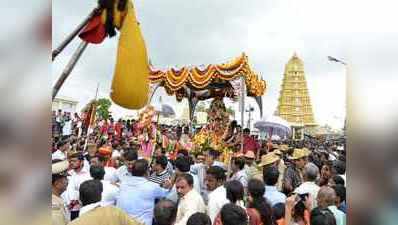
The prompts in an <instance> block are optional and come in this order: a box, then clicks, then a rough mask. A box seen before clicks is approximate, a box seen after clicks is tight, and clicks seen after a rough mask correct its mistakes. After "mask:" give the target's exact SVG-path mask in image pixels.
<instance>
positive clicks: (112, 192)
mask: <svg viewBox="0 0 398 225" xmlns="http://www.w3.org/2000/svg"><path fill="white" fill-rule="evenodd" d="M90 175H91V177H92V178H93V179H94V180H99V181H101V183H102V187H103V188H102V189H103V190H102V195H101V196H102V197H101V205H102V206H108V205H116V200H117V195H118V193H119V188H118V187H117V186H115V185H113V184H111V182H109V181H108V180H104V175H105V170H104V167H102V166H97V165H96V166H93V165H92V166H91V167H90Z"/></svg>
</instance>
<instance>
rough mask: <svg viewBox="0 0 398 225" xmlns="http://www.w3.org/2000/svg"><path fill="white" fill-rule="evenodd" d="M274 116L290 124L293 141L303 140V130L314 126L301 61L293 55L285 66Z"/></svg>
mask: <svg viewBox="0 0 398 225" xmlns="http://www.w3.org/2000/svg"><path fill="white" fill-rule="evenodd" d="M275 115H276V116H279V117H281V118H283V119H285V120H286V121H288V122H289V123H290V125H291V126H292V131H293V133H292V135H293V138H294V139H303V138H304V130H307V129H308V130H311V128H312V127H315V126H316V123H315V120H314V114H313V111H312V105H311V100H310V96H309V94H308V88H307V81H306V79H305V73H304V63H303V61H302V60H301V59H300V58H299V57H298V56H297V54H296V53H294V55H293V57H292V58H290V60H289V62H288V63H287V64H286V65H285V72H284V74H283V80H282V85H281V90H280V95H279V99H278V107H277V109H276V111H275Z"/></svg>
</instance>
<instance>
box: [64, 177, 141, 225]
mask: <svg viewBox="0 0 398 225" xmlns="http://www.w3.org/2000/svg"><path fill="white" fill-rule="evenodd" d="M102 189H103V187H102V183H101V182H100V181H98V180H88V181H85V182H83V183H82V184H81V186H80V188H79V194H80V201H81V202H82V205H83V207H82V208H81V210H80V216H79V218H77V219H76V220H74V221H72V222H71V223H69V225H86V224H97V225H99V224H107V225H120V224H124V225H140V224H141V223H140V222H138V221H137V220H135V219H133V218H131V217H130V216H129V215H127V213H125V212H124V211H123V210H121V209H119V208H116V207H112V206H105V207H104V206H102V205H101V193H102Z"/></svg>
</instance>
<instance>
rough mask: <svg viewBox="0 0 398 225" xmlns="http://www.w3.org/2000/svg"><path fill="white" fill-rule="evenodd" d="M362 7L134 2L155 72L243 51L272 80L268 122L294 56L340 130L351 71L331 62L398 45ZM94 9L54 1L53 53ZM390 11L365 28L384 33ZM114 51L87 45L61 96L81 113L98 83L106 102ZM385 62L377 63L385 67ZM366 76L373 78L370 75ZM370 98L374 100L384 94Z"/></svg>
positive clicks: (325, 119)
mask: <svg viewBox="0 0 398 225" xmlns="http://www.w3.org/2000/svg"><path fill="white" fill-rule="evenodd" d="M320 2H322V3H320ZM358 2H359V1H349V3H348V2H347V1H341V0H336V1H330V2H329V1H326V2H325V1H315V0H307V1H292V0H281V1H263V0H251V1H244V3H243V2H242V1H237V0H235V1H233V0H232V1H231V0H229V1H227V0H217V1H214V0H201V1H182V0H167V1H163V0H145V1H144V0H138V1H134V4H135V9H136V14H137V17H138V20H139V22H140V24H141V29H142V32H143V35H144V38H145V42H146V46H147V51H148V55H149V57H150V59H151V61H152V63H153V65H154V67H156V68H159V69H166V68H169V67H181V66H185V65H202V64H215V63H223V62H225V61H228V60H230V59H232V58H234V57H237V56H239V55H240V54H241V53H242V52H245V53H246V54H247V55H248V57H249V63H250V65H251V67H252V69H253V70H254V71H256V72H257V73H258V74H259V75H260V76H261V77H262V78H263V79H264V80H266V82H267V90H266V93H265V95H264V96H263V105H264V106H263V109H264V112H265V113H264V114H265V115H264V117H266V116H267V115H270V114H272V113H273V112H274V111H275V108H276V106H277V99H278V97H279V91H280V87H281V82H282V78H283V72H284V67H285V64H286V63H287V61H288V60H289V59H290V57H291V56H292V55H293V54H294V52H296V53H297V55H298V56H299V57H300V58H301V59H302V60H303V61H304V68H305V74H306V79H307V86H308V88H309V94H310V99H311V101H312V106H313V112H314V115H315V120H316V122H317V123H318V124H321V125H323V124H329V125H331V126H332V127H334V128H341V127H343V123H344V119H345V115H346V110H345V108H346V101H345V99H346V97H345V96H346V75H347V74H349V73H350V72H349V71H350V69H349V68H347V67H345V66H343V65H341V64H337V63H333V62H329V61H328V60H327V56H328V55H331V56H333V57H336V58H339V59H342V60H344V61H346V62H347V63H348V64H349V66H351V65H353V66H352V67H355V64H356V63H358V62H359V63H365V64H366V61H367V58H366V54H364V52H365V53H368V52H378V53H379V54H380V55H383V56H386V57H387V56H388V55H392V54H395V53H394V50H395V49H397V46H398V45H396V41H394V40H396V39H395V38H396V37H397V35H396V34H389V36H388V37H389V38H386V39H385V42H380V41H379V39H380V38H383V35H375V34H370V33H367V31H368V30H367V28H368V27H366V26H365V25H359V23H358V22H359V21H360V20H361V18H362V17H361V16H365V15H366V13H367V12H370V11H371V10H372V7H373V5H372V3H371V2H368V1H361V6H362V9H363V11H362V12H361V11H358V12H356V13H357V14H360V16H358V17H352V10H353V9H355V8H356V7H357V4H358ZM95 3H96V1H80V0H68V1H54V2H53V6H52V7H53V30H52V33H53V46H52V48H53V49H54V48H55V47H56V46H57V45H58V44H59V43H60V42H61V41H62V40H63V39H64V38H65V37H66V36H67V35H68V34H69V33H70V32H71V31H72V30H73V29H74V27H75V26H76V25H77V24H79V23H80V22H81V21H82V20H83V19H84V18H85V17H86V16H87V15H88V13H89V12H90V11H91V9H92V8H93V7H95ZM342 5H344V6H345V7H342ZM386 9H387V13H384V14H383V15H380V16H379V17H375V18H372V19H369V22H368V23H367V25H368V26H371V27H372V28H373V29H380V31H381V32H383V31H384V30H383V29H384V28H387V26H386V24H383V25H379V24H377V22H379V21H381V20H382V19H386V18H387V16H388V15H390V14H389V13H391V14H392V13H393V11H391V9H390V10H389V8H388V7H386ZM348 19H350V20H348ZM362 21H363V20H362ZM388 28H391V27H388ZM79 41H80V40H78V39H76V40H74V41H73V42H72V43H71V44H70V46H68V47H67V48H66V49H65V50H64V52H63V53H62V54H60V55H59V56H58V58H57V59H56V61H54V62H53V65H52V80H53V82H55V80H56V79H57V78H58V77H59V75H60V74H61V72H62V70H63V68H64V67H65V65H66V64H67V62H68V60H69V59H70V57H71V55H72V54H73V51H74V50H75V49H76V48H77V46H78V44H79ZM392 46H393V47H392ZM364 47H365V48H364ZM116 50H117V37H116V38H112V39H107V40H106V41H105V42H104V43H102V44H101V45H89V46H88V48H87V50H86V51H85V52H84V54H83V56H82V58H81V60H80V61H79V62H78V64H77V65H76V67H75V69H74V70H73V71H72V74H71V75H70V77H69V78H68V80H67V81H66V82H65V83H64V85H63V87H62V89H61V90H60V92H59V95H60V96H67V97H71V98H74V99H76V100H77V101H79V105H78V109H80V108H81V107H83V106H84V105H85V104H86V103H87V102H89V101H90V99H92V98H94V96H95V90H96V87H97V84H98V83H99V85H100V91H99V97H108V96H109V90H110V86H111V82H112V76H113V70H114V62H115V58H116ZM389 59H390V58H389ZM390 60H391V59H390ZM379 61H380V60H379ZM379 61H378V62H377V63H379V64H382V62H381V61H380V62H379ZM373 68H374V69H376V68H379V66H375V67H373ZM351 71H356V72H359V71H360V69H359V68H358V67H356V68H354V69H351ZM360 72H361V75H362V74H365V73H369V75H366V74H365V75H366V76H372V74H370V72H369V71H360ZM387 73H388V71H387ZM352 76H353V77H354V76H355V75H352ZM365 83H366V82H365ZM364 85H371V84H370V83H366V84H364ZM380 92H383V90H379V91H378V93H380ZM160 95H162V96H164V95H165V92H164V91H159V92H158V93H157V94H156V95H155V97H154V98H153V100H152V102H151V103H152V104H158V98H159V97H158V96H160ZM372 97H374V98H375V99H376V98H377V97H378V95H373V96H372ZM162 100H163V102H169V103H170V105H173V106H174V109H175V110H176V112H177V115H181V113H182V111H183V109H184V108H186V107H187V103H186V101H183V102H182V103H176V102H175V101H174V98H172V97H163V99H162ZM227 105H231V106H232V107H234V108H235V109H236V111H237V110H238V103H236V104H232V103H230V102H229V101H227ZM247 105H253V106H254V105H255V103H254V101H253V100H251V99H249V100H248V101H247ZM255 108H256V110H255V112H254V113H253V118H254V121H255V120H258V119H261V118H260V114H259V110H258V108H257V107H255ZM111 110H112V112H113V114H114V116H115V117H116V118H117V117H119V116H122V115H131V114H134V113H135V112H134V111H132V110H125V109H123V108H121V107H118V106H116V105H113V106H112V108H111ZM237 115H239V113H237ZM246 118H247V115H246ZM237 119H239V117H237Z"/></svg>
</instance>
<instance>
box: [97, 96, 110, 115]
mask: <svg viewBox="0 0 398 225" xmlns="http://www.w3.org/2000/svg"><path fill="white" fill-rule="evenodd" d="M96 103H97V116H98V117H99V118H101V119H108V118H109V116H110V111H109V108H110V107H111V105H112V102H111V100H109V99H107V98H100V99H98V100H97V102H96Z"/></svg>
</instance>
